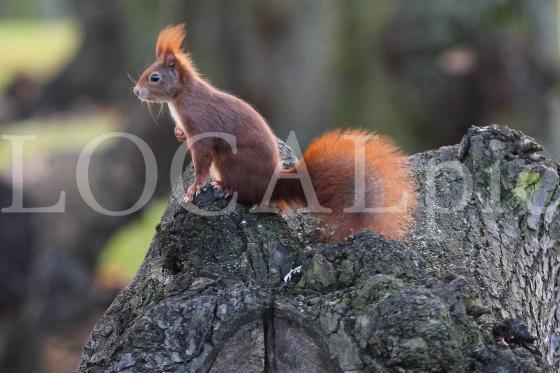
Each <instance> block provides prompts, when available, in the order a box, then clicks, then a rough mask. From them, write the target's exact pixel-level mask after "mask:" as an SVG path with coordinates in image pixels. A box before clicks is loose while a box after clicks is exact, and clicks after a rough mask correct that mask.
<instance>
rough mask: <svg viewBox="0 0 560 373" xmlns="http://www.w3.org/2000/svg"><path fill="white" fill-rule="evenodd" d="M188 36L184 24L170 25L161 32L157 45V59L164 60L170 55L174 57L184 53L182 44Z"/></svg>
mask: <svg viewBox="0 0 560 373" xmlns="http://www.w3.org/2000/svg"><path fill="white" fill-rule="evenodd" d="M186 35H187V31H186V30H185V24H184V23H182V24H180V25H175V26H172V25H169V26H167V27H166V28H164V29H163V30H161V32H160V33H159V36H158V40H157V43H156V57H157V58H158V59H164V58H165V56H166V55H167V54H169V53H172V54H174V55H177V54H180V53H183V52H182V50H181V44H183V40H185V36H186Z"/></svg>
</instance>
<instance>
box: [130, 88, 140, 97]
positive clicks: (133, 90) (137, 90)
mask: <svg viewBox="0 0 560 373" xmlns="http://www.w3.org/2000/svg"><path fill="white" fill-rule="evenodd" d="M132 92H134V94H135V95H136V96H138V95H139V94H140V88H138V87H134V88H133V89H132Z"/></svg>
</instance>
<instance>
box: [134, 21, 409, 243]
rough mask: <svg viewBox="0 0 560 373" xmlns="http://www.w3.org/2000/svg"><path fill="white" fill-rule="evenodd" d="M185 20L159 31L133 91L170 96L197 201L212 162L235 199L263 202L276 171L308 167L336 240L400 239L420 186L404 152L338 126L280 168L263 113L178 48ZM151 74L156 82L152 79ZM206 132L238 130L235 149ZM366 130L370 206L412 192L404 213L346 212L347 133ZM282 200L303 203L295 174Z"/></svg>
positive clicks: (350, 163)
mask: <svg viewBox="0 0 560 373" xmlns="http://www.w3.org/2000/svg"><path fill="white" fill-rule="evenodd" d="M184 37H185V31H184V27H183V26H171V27H167V28H165V29H164V30H163V31H162V32H161V33H160V35H159V38H158V42H157V46H156V55H157V57H158V60H157V61H156V62H155V63H154V64H153V65H152V66H150V67H149V68H148V69H146V71H145V72H144V74H143V75H142V77H141V78H140V80H139V82H138V84H137V86H136V88H135V92H136V93H137V94H138V96H139V97H140V98H141V99H143V100H147V101H156V102H167V103H168V104H169V106H170V108H171V109H172V112H173V110H175V111H176V116H177V117H178V118H175V119H176V121H177V123H176V124H177V126H180V127H181V128H182V130H183V131H184V133H185V134H186V137H187V143H189V145H190V151H191V155H192V159H193V163H194V167H195V181H194V183H193V185H191V187H189V190H188V192H187V198H188V199H192V197H194V194H195V193H196V192H197V191H198V190H199V189H200V186H201V185H202V184H203V183H204V181H205V179H206V178H207V177H208V176H209V172H210V168H211V166H214V168H215V169H216V170H217V171H218V175H217V177H218V179H219V181H220V184H221V186H222V188H224V189H225V190H231V191H236V192H237V193H238V201H239V202H241V203H243V204H246V205H255V204H259V203H260V202H261V201H262V199H263V196H264V194H265V191H266V190H267V187H268V184H269V182H270V180H271V177H272V175H273V173H274V172H276V171H279V172H284V173H294V172H298V171H299V170H301V168H302V166H303V165H304V164H306V165H307V169H308V171H309V175H310V176H311V180H312V184H313V186H314V190H315V192H316V194H317V197H318V200H319V203H320V204H321V205H322V206H324V207H328V208H331V209H332V210H333V213H332V214H321V215H320V216H319V217H320V218H321V219H322V220H323V221H324V222H325V223H327V226H329V227H332V229H333V233H332V235H331V236H330V238H331V240H338V239H342V238H344V237H345V236H346V235H347V234H349V233H352V232H354V231H356V230H358V229H361V228H366V229H370V230H372V231H376V232H379V233H381V234H384V235H385V236H387V237H389V238H395V239H400V238H402V237H403V235H404V232H405V230H406V228H407V227H408V225H409V224H410V220H411V218H410V216H411V215H410V211H411V209H412V208H413V207H414V204H415V187H414V183H413V181H412V179H411V177H410V175H409V173H410V171H409V167H408V165H407V162H406V158H405V157H404V156H403V155H402V154H401V153H400V152H399V151H398V149H397V148H396V147H395V146H394V145H393V143H392V142H391V141H390V140H388V139H387V138H384V137H381V136H377V135H374V134H371V133H368V132H365V131H352V130H351V131H345V132H341V131H334V132H329V133H326V134H324V135H323V136H322V137H320V138H319V139H317V140H316V141H314V142H313V143H312V144H311V145H310V146H309V148H308V149H307V151H306V152H305V154H304V159H303V160H302V161H301V162H300V163H299V164H298V165H296V166H295V167H294V168H292V169H290V170H281V169H280V156H279V152H278V147H277V144H276V138H275V136H274V134H273V132H272V130H271V129H270V127H269V126H268V124H267V123H266V121H265V120H264V119H263V118H262V116H261V115H260V114H259V113H258V112H257V111H255V110H254V109H253V108H252V107H251V106H250V105H249V104H247V103H246V102H244V101H242V100H240V99H239V98H237V97H234V96H232V95H230V94H227V93H225V92H222V91H220V90H218V89H216V88H214V87H213V86H212V85H210V84H209V83H208V82H206V81H205V80H203V79H202V78H201V77H200V76H199V75H198V73H197V72H196V70H195V69H194V67H193V65H192V63H191V61H190V58H189V57H188V55H186V54H185V53H184V52H183V51H182V50H181V43H182V41H183V39H184ZM154 72H158V73H159V74H161V80H160V81H159V82H156V83H154V82H151V81H150V76H151V74H153V73H154ZM208 132H220V133H225V134H229V135H233V136H234V137H235V139H236V141H237V144H236V145H237V153H235V154H234V153H233V152H232V150H231V148H230V147H229V145H228V144H227V143H225V142H224V141H223V140H221V139H219V138H205V139H203V140H199V141H196V142H194V143H193V142H192V141H191V140H192V139H193V137H194V136H196V135H201V134H204V133H208ZM356 135H360V136H367V137H368V141H367V144H366V146H365V153H366V162H365V163H366V166H365V169H366V177H367V182H366V186H367V191H366V207H380V206H381V207H383V206H387V205H394V204H395V203H396V202H399V201H400V199H401V197H402V196H403V195H407V196H408V197H409V198H408V202H409V204H408V208H407V209H404V210H402V211H399V212H385V213H344V212H343V211H342V210H343V208H345V207H350V206H352V205H353V202H354V151H355V150H354V148H355V144H354V142H353V141H352V140H351V139H350V137H349V136H356ZM273 201H275V202H276V203H277V204H278V205H280V206H285V207H287V206H301V205H305V197H304V194H303V189H302V187H301V184H300V183H299V181H298V180H287V179H280V180H279V182H278V184H277V186H276V190H275V192H274V194H273Z"/></svg>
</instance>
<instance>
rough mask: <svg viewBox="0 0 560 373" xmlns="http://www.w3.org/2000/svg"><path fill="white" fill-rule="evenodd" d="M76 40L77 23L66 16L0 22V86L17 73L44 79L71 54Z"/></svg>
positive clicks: (74, 49)
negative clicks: (0, 47) (61, 18)
mask: <svg viewBox="0 0 560 373" xmlns="http://www.w3.org/2000/svg"><path fill="white" fill-rule="evenodd" d="M79 42H80V33H79V29H78V25H77V24H76V23H75V22H74V21H72V20H69V19H63V20H50V21H41V20H35V19H29V20H26V19H23V20H22V19H19V20H13V19H11V20H2V21H0V45H2V51H3V52H2V53H0V66H2V68H1V69H0V89H2V87H5V86H6V84H8V83H9V82H10V80H11V79H13V78H14V76H15V74H18V73H23V74H25V75H27V76H29V77H30V78H32V79H37V80H41V81H44V80H47V79H48V78H50V77H51V76H53V74H55V73H56V72H57V71H58V70H59V69H60V67H61V66H62V65H63V64H64V63H66V62H67V61H68V60H69V59H70V58H71V57H72V55H74V53H75V52H76V50H77V48H78V46H79Z"/></svg>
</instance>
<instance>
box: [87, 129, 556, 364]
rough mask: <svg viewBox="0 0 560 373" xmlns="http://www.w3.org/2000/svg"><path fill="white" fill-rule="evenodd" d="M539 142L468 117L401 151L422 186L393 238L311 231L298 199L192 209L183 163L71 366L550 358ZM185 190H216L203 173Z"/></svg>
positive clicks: (547, 236) (552, 265)
mask: <svg viewBox="0 0 560 373" xmlns="http://www.w3.org/2000/svg"><path fill="white" fill-rule="evenodd" d="M282 149H283V153H284V160H285V161H286V163H290V162H293V156H291V155H290V154H289V152H288V151H287V149H286V148H285V147H282ZM539 150H540V149H539V147H538V146H537V145H536V144H535V143H534V142H533V141H532V140H531V139H530V138H528V137H526V136H524V135H523V134H522V133H520V132H517V131H514V130H510V129H507V128H494V127H485V128H477V127H473V128H472V129H470V130H469V132H468V133H467V134H466V136H465V138H464V139H463V141H462V143H461V144H459V145H455V146H449V147H444V148H441V149H438V150H433V151H428V152H425V153H421V154H417V155H414V156H412V157H411V158H410V160H411V162H412V164H413V166H414V169H415V171H416V174H417V178H418V181H419V188H420V192H421V201H420V208H419V209H418V213H417V227H416V229H415V231H414V232H413V234H412V236H411V237H410V239H409V241H408V242H406V243H405V244H401V243H398V242H394V241H387V240H384V239H383V238H382V237H380V236H378V235H376V234H373V233H368V232H361V233H358V234H356V235H354V236H351V237H349V238H348V239H347V240H346V241H344V242H342V243H340V244H338V245H331V244H315V243H313V236H314V234H315V233H316V231H317V226H316V223H315V222H314V221H313V220H312V219H310V218H308V217H307V216H305V215H303V214H299V213H295V214H293V215H290V216H285V215H273V214H255V213H251V212H250V211H249V210H248V209H247V208H245V207H243V206H237V207H236V208H235V209H234V210H233V211H232V212H230V213H229V214H227V215H222V216H216V217H206V216H200V215H196V214H192V213H190V212H189V211H187V210H185V208H184V206H181V205H180V203H179V201H180V198H181V197H182V194H183V190H184V185H185V184H186V183H188V182H189V180H188V179H189V174H188V173H187V174H186V177H185V181H181V182H180V183H179V184H178V185H177V188H176V190H175V192H174V194H173V195H172V197H171V199H170V202H169V206H168V208H167V210H166V212H165V214H164V216H163V217H162V220H161V224H160V225H158V227H157V229H156V234H155V236H154V240H153V242H152V245H151V247H150V250H149V252H148V254H147V256H146V259H145V262H144V264H143V265H142V267H141V269H140V271H139V272H138V275H137V276H136V278H135V279H134V281H133V282H132V284H131V285H130V286H129V287H128V288H127V289H125V290H123V291H122V292H121V294H120V295H119V296H118V297H117V298H116V299H115V301H114V302H113V304H112V305H111V307H110V308H109V309H108V310H107V312H106V314H105V315H104V316H103V317H102V318H101V319H100V320H99V322H98V323H97V325H96V327H95V328H94V330H93V332H92V335H91V338H90V340H89V342H88V343H87V345H86V346H85V347H84V350H83V354H82V361H81V364H80V367H79V371H80V372H102V371H103V372H105V371H121V372H150V371H154V370H158V371H170V372H195V371H204V372H230V371H243V372H262V371H268V372H275V371H278V372H290V371H294V372H295V371H305V372H341V371H344V372H350V371H352V372H358V371H380V372H383V371H387V372H389V371H428V370H429V371H479V372H487V371H510V372H517V371H519V372H540V371H553V370H557V369H558V368H559V367H560V365H559V362H558V352H557V351H558V340H559V335H560V333H559V319H560V311H559V309H558V301H559V296H560V295H559V294H560V292H559V291H558V285H559V281H560V280H559V278H558V271H559V268H560V250H559V245H558V239H557V238H558V232H559V230H560V224H559V220H558V212H557V207H558V204H559V203H560V202H559V201H560V190H559V188H558V170H559V166H558V164H557V163H555V162H554V161H552V160H550V159H546V158H544V157H543V156H542V155H540V154H539V153H538V151H539ZM465 191H466V192H465ZM195 203H196V204H197V206H199V207H202V208H205V209H208V210H214V211H215V210H219V209H222V208H224V207H225V206H226V205H227V203H228V201H227V200H224V199H223V198H221V196H220V195H219V194H218V193H217V192H214V191H211V188H209V187H208V188H206V190H205V191H204V193H202V194H201V195H200V196H199V197H197V199H195ZM300 265H301V266H302V271H301V273H300V274H294V275H293V276H292V278H291V280H290V281H289V282H288V283H287V284H286V283H284V282H283V278H284V276H285V275H286V274H288V272H289V271H290V269H292V268H295V267H297V266H300ZM533 336H534V337H535V341H533Z"/></svg>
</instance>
